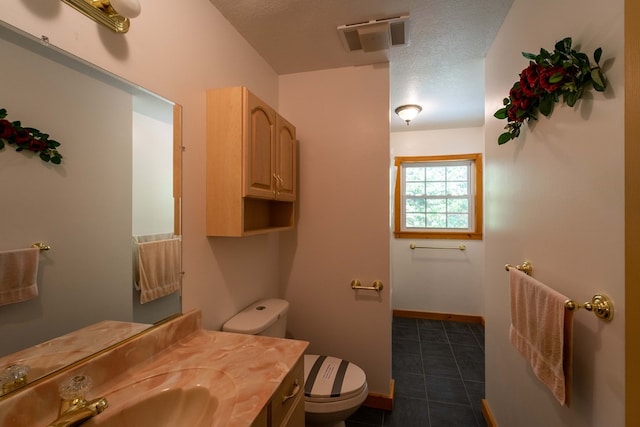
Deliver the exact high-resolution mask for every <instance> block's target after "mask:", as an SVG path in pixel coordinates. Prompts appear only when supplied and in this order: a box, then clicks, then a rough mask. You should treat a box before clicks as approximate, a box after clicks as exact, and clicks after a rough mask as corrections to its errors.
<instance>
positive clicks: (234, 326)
mask: <svg viewBox="0 0 640 427" xmlns="http://www.w3.org/2000/svg"><path fill="white" fill-rule="evenodd" d="M287 311H289V302H288V301H285V300H283V299H277V298H271V299H265V300H260V301H257V302H255V303H253V304H251V305H250V306H249V307H247V308H245V309H244V310H242V311H241V312H240V313H238V314H236V315H235V316H233V317H232V318H231V319H229V320H227V322H226V323H225V324H224V325H222V330H223V331H225V332H235V333H239V334H250V335H264V336H267V337H278V338H284V336H285V332H286V330H287Z"/></svg>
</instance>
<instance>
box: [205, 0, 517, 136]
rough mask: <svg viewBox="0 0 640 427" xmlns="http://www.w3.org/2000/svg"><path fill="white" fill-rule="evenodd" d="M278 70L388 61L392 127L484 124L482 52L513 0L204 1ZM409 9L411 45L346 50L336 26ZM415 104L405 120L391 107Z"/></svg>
mask: <svg viewBox="0 0 640 427" xmlns="http://www.w3.org/2000/svg"><path fill="white" fill-rule="evenodd" d="M210 1H211V3H212V4H213V5H214V6H215V7H216V8H217V9H218V10H219V11H220V12H221V13H222V14H223V15H224V16H225V17H226V18H227V19H228V20H229V22H230V23H231V24H232V25H233V26H234V27H235V28H236V29H237V30H238V31H239V32H240V34H242V35H243V36H244V37H245V38H246V39H247V41H248V42H249V43H250V44H251V45H252V46H253V47H254V48H255V49H256V50H257V51H258V52H259V53H260V54H261V55H262V57H263V58H264V59H265V60H266V61H267V62H268V63H269V64H270V65H271V66H272V67H273V69H274V70H275V71H276V72H277V73H278V74H290V73H297V72H304V71H315V70H322V69H329V68H338V67H345V66H352V65H365V64H374V63H378V62H385V61H389V64H390V65H389V67H390V79H391V84H390V85H391V87H390V105H389V118H390V126H391V131H392V132H394V131H402V130H419V129H436V128H451V127H466V126H479V125H482V123H483V120H484V57H485V55H486V53H487V50H488V48H489V46H490V45H491V43H492V41H493V38H494V37H495V34H496V32H497V31H498V28H499V27H500V25H501V24H502V21H503V20H504V17H505V16H506V14H507V12H508V10H509V7H510V6H511V3H512V2H513V0H392V1H391V0H267V1H265V0H242V1H240V0H210ZM399 15H409V21H408V22H409V24H408V25H409V44H408V45H406V46H394V47H391V48H390V49H389V50H386V51H378V52H368V53H365V52H362V51H357V52H348V51H347V50H346V49H345V48H344V46H343V44H342V42H341V40H340V37H339V35H338V31H337V27H338V26H340V25H345V24H352V23H356V22H363V21H368V20H372V19H380V18H387V17H393V16H399ZM402 104H420V105H422V107H423V110H422V113H421V114H420V115H418V117H417V118H416V119H414V120H413V121H412V122H411V125H410V126H409V127H407V126H406V124H405V123H404V122H403V121H402V120H401V119H400V118H399V117H398V116H396V115H395V114H394V113H393V110H394V109H395V108H396V107H397V106H398V105H402Z"/></svg>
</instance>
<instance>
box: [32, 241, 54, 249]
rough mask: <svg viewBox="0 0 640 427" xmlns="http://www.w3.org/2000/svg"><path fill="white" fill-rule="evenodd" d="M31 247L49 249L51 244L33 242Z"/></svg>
mask: <svg viewBox="0 0 640 427" xmlns="http://www.w3.org/2000/svg"><path fill="white" fill-rule="evenodd" d="M31 247H32V248H38V249H40V250H41V251H48V250H49V249H51V246H49V245H47V244H46V243H43V242H35V243H34V244H32V245H31Z"/></svg>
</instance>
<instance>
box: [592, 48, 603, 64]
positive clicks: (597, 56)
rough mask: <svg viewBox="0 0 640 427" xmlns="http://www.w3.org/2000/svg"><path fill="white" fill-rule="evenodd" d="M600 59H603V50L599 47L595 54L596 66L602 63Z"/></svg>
mask: <svg viewBox="0 0 640 427" xmlns="http://www.w3.org/2000/svg"><path fill="white" fill-rule="evenodd" d="M600 57H602V48H601V47H599V48H597V49H596V51H595V52H593V60H594V61H595V62H596V64H599V63H600Z"/></svg>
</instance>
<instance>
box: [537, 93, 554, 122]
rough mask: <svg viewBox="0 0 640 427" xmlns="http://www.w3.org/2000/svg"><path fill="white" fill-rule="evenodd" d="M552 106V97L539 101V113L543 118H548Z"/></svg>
mask: <svg viewBox="0 0 640 427" xmlns="http://www.w3.org/2000/svg"><path fill="white" fill-rule="evenodd" d="M553 104H554V100H553V96H545V97H543V98H542V100H541V101H540V113H541V114H542V115H543V116H546V117H548V116H549V115H550V114H551V112H552V111H553Z"/></svg>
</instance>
